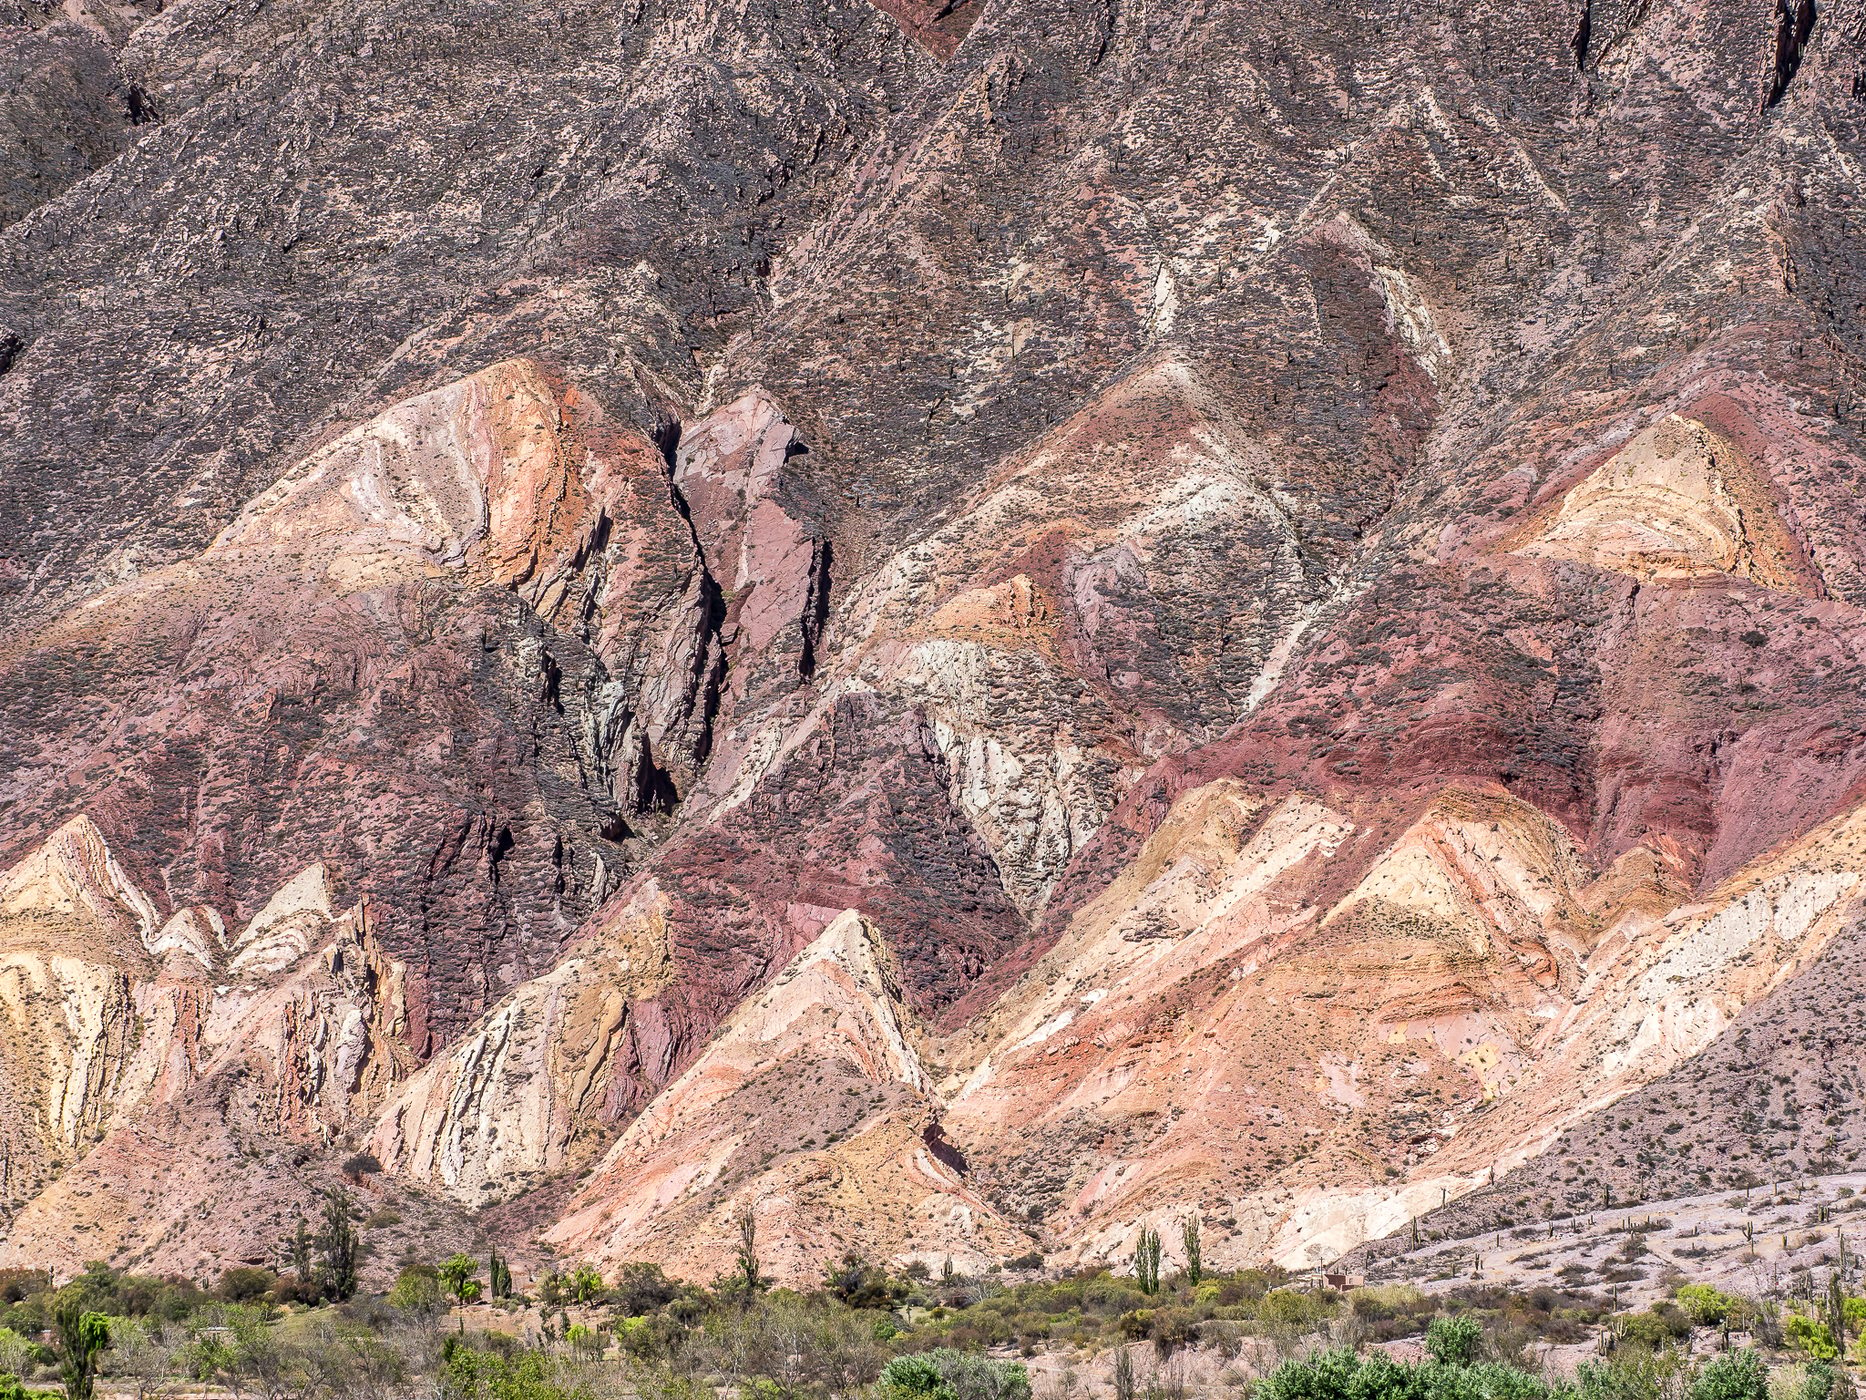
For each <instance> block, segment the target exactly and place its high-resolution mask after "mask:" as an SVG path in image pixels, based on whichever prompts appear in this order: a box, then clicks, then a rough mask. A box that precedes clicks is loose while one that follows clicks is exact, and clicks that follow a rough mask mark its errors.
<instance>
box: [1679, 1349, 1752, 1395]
mask: <svg viewBox="0 0 1866 1400" xmlns="http://www.w3.org/2000/svg"><path fill="white" fill-rule="evenodd" d="M1688 1393H1689V1395H1690V1400H1769V1372H1768V1368H1767V1367H1765V1366H1764V1365H1763V1364H1762V1353H1760V1352H1758V1351H1757V1350H1756V1349H1755V1348H1754V1347H1744V1348H1743V1350H1741V1351H1731V1352H1725V1353H1724V1354H1723V1355H1722V1356H1719V1357H1717V1358H1716V1359H1715V1360H1713V1361H1711V1362H1710V1363H1709V1364H1708V1365H1706V1366H1705V1367H1704V1369H1703V1370H1702V1371H1700V1372H1698V1374H1697V1378H1696V1379H1695V1380H1693V1381H1692V1382H1691V1389H1690V1391H1689V1392H1688Z"/></svg>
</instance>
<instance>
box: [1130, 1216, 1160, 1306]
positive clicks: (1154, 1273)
mask: <svg viewBox="0 0 1866 1400" xmlns="http://www.w3.org/2000/svg"><path fill="white" fill-rule="evenodd" d="M1160 1254H1161V1248H1160V1232H1159V1231H1158V1230H1156V1229H1154V1228H1153V1227H1152V1226H1150V1225H1143V1226H1141V1227H1140V1239H1139V1241H1138V1242H1136V1244H1135V1245H1134V1278H1135V1281H1136V1282H1138V1283H1139V1285H1140V1291H1141V1292H1142V1293H1148V1294H1153V1293H1158V1292H1159V1291H1160Z"/></svg>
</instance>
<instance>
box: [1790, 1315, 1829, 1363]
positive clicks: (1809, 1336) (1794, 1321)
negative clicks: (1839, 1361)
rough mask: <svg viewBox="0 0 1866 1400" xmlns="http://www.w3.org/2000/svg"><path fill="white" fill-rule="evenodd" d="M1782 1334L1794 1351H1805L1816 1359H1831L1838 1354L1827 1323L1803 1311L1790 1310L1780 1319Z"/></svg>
mask: <svg viewBox="0 0 1866 1400" xmlns="http://www.w3.org/2000/svg"><path fill="white" fill-rule="evenodd" d="M1782 1335H1783V1336H1784V1337H1785V1338H1786V1339H1787V1341H1788V1344H1789V1345H1790V1346H1791V1347H1793V1348H1795V1350H1796V1351H1805V1352H1806V1353H1807V1354H1808V1355H1809V1356H1811V1357H1813V1358H1814V1359H1815V1360H1816V1361H1832V1360H1834V1359H1835V1358H1836V1357H1838V1356H1839V1355H1840V1349H1839V1348H1838V1347H1837V1346H1835V1345H1834V1334H1833V1332H1832V1331H1831V1330H1830V1329H1829V1328H1828V1326H1827V1324H1826V1323H1825V1322H1820V1321H1817V1320H1816V1319H1814V1318H1812V1317H1810V1316H1808V1315H1807V1314H1806V1313H1804V1312H1791V1313H1789V1314H1788V1316H1787V1317H1785V1318H1783V1319H1782Z"/></svg>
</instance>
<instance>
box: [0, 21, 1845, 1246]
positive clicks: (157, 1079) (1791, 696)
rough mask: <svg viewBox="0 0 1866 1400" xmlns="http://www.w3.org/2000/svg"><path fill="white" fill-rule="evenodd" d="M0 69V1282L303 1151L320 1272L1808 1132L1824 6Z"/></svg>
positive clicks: (1835, 867)
mask: <svg viewBox="0 0 1866 1400" xmlns="http://www.w3.org/2000/svg"><path fill="white" fill-rule="evenodd" d="M0 54H4V56H5V71H6V72H8V73H10V74H12V75H13V76H14V78H15V81H14V82H12V83H8V84H5V85H0V174H3V175H4V180H3V181H0V426H3V428H4V433H5V440H6V441H7V443H8V444H9V445H10V447H11V448H12V451H11V452H10V453H9V454H8V456H7V458H6V460H5V462H4V463H0V614H4V630H0V872H4V873H0V1011H3V1012H4V1016H0V1067H3V1071H0V1104H4V1109H5V1111H4V1112H3V1113H0V1232H3V1238H0V1266H11V1265H16V1264H28V1263H29V1264H35V1265H52V1266H55V1267H57V1268H59V1269H61V1270H67V1269H70V1268H72V1267H75V1266H77V1265H79V1264H81V1263H82V1262H83V1261H85V1260H88V1259H94V1258H109V1259H112V1260H114V1261H116V1262H119V1263H126V1264H135V1265H138V1266H140V1267H145V1268H153V1269H157V1270H179V1271H184V1272H189V1273H194V1274H206V1275H211V1274H213V1273H216V1272H218V1270H220V1269H222V1268H224V1267H227V1266H229V1265H231V1264H235V1263H242V1262H246V1261H249V1260H258V1259H264V1258H269V1257H272V1256H273V1255H274V1254H275V1251H276V1242H277V1239H278V1237H279V1236H280V1235H281V1234H282V1233H284V1232H285V1230H286V1229H288V1228H289V1224H290V1220H291V1218H292V1216H293V1215H294V1214H295V1213H297V1212H298V1211H301V1210H302V1211H308V1210H309V1209H310V1207H311V1203H313V1202H314V1201H315V1199H316V1196H317V1193H318V1192H319V1191H321V1190H323V1189H325V1188H326V1187H327V1186H328V1185H330V1184H331V1183H332V1182H335V1181H337V1180H340V1179H342V1176H343V1174H344V1173H345V1171H346V1166H345V1164H346V1163H347V1162H350V1161H351V1159H352V1158H353V1157H355V1156H358V1155H366V1156H368V1157H373V1158H374V1159H375V1160H376V1162H377V1163H379V1165H380V1167H381V1170H380V1171H379V1172H362V1173H359V1172H358V1171H357V1170H356V1169H354V1168H353V1167H352V1168H349V1169H348V1171H349V1175H350V1178H351V1179H352V1181H353V1182H354V1183H355V1184H354V1185H353V1189H355V1190H358V1191H360V1192H363V1193H365V1194H366V1195H367V1196H368V1197H369V1198H370V1199H371V1201H372V1203H373V1202H380V1203H381V1206H382V1208H381V1209H380V1210H378V1211H377V1212H376V1214H377V1215H378V1216H380V1217H381V1218H383V1219H385V1220H386V1219H391V1218H393V1219H398V1220H399V1221H400V1222H401V1223H400V1224H399V1225H397V1226H394V1227H390V1226H386V1225H385V1226H382V1227H380V1228H381V1230H382V1231H383V1232H384V1235H385V1238H382V1239H378V1240H377V1241H376V1242H375V1263H374V1265H373V1267H376V1268H379V1269H380V1268H386V1267H389V1266H390V1265H392V1263H393V1260H394V1258H395V1257H396V1255H397V1254H398V1252H399V1251H400V1250H401V1249H402V1248H405V1247H406V1248H418V1249H424V1250H428V1251H430V1252H431V1251H432V1249H433V1248H435V1247H437V1246H438V1245H439V1244H440V1243H443V1242H451V1241H455V1240H459V1241H472V1240H474V1239H476V1238H478V1239H494V1240H497V1241H499V1242H501V1244H502V1246H503V1247H504V1248H506V1249H508V1250H509V1251H510V1252H512V1254H513V1255H514V1257H515V1258H516V1260H517V1261H518V1263H519V1265H520V1267H521V1268H535V1267H542V1266H543V1264H544V1262H545V1261H547V1260H549V1259H551V1258H553V1257H554V1258H558V1259H571V1258H587V1259H590V1260H592V1261H595V1262H598V1263H600V1264H602V1265H604V1266H610V1265H614V1264H617V1263H620V1262H624V1261H627V1260H631V1259H637V1258H640V1259H656V1260H660V1261H662V1262H664V1263H665V1264H667V1265H668V1266H669V1267H670V1269H672V1270H673V1271H675V1272H678V1273H682V1274H687V1275H690V1276H695V1277H708V1276H710V1275H712V1274H713V1273H716V1272H718V1271H719V1270H720V1269H722V1268H724V1267H726V1266H727V1264H728V1263H729V1262H730V1259H731V1257H732V1254H733V1251H734V1250H735V1249H736V1248H737V1245H738V1241H739V1231H740V1229H741V1225H742V1222H743V1221H744V1219H745V1218H746V1217H748V1216H749V1217H750V1218H751V1219H752V1220H754V1221H755V1222H756V1223H757V1228H758V1235H759V1239H760V1241H761V1248H762V1249H763V1251H764V1252H765V1254H766V1255H767V1258H766V1263H767V1266H768V1267H769V1268H770V1269H771V1270H772V1271H773V1272H775V1273H776V1274H777V1275H778V1276H780V1277H785V1278H813V1277H816V1276H818V1274H819V1273H820V1270H821V1268H822V1266H823V1263H824V1262H825V1260H827V1259H832V1258H837V1257H840V1255H841V1254H842V1253H843V1252H845V1251H846V1250H849V1249H856V1250H860V1251H863V1252H865V1253H868V1254H870V1255H872V1256H875V1257H883V1258H887V1259H890V1260H894V1261H905V1260H907V1259H910V1258H919V1259H922V1260H924V1261H926V1262H928V1263H929V1264H932V1265H934V1266H935V1267H938V1265H939V1264H940V1263H942V1262H943V1261H944V1260H946V1259H952V1260H954V1261H955V1263H956V1264H963V1265H965V1266H967V1267H971V1266H974V1265H978V1264H988V1263H991V1262H994V1261H997V1260H1000V1259H1004V1258H1007V1257H1013V1256H1019V1255H1023V1254H1027V1253H1029V1252H1031V1251H1037V1252H1040V1253H1042V1254H1044V1255H1046V1256H1047V1257H1048V1258H1050V1259H1051V1260H1052V1261H1054V1262H1056V1263H1059V1264H1061V1263H1070V1262H1088V1261H1096V1260H1119V1259H1124V1258H1125V1257H1126V1256H1127V1255H1128V1254H1129V1253H1130V1252H1131V1250H1132V1247H1133V1241H1134V1238H1135V1235H1136V1232H1137V1231H1138V1230H1139V1229H1140V1228H1141V1226H1143V1225H1146V1224H1152V1225H1156V1226H1159V1227H1161V1229H1162V1234H1163V1235H1165V1236H1166V1237H1167V1239H1168V1240H1169V1241H1173V1240H1176V1238H1177V1230H1176V1228H1167V1227H1169V1226H1175V1225H1176V1222H1178V1221H1179V1220H1180V1219H1182V1218H1183V1217H1185V1216H1187V1215H1189V1214H1197V1215H1198V1216H1199V1217H1200V1218H1201V1219H1202V1220H1203V1222H1204V1229H1205V1238H1206V1252H1207V1257H1208V1258H1209V1259H1211V1260H1212V1261H1213V1262H1214V1263H1223V1264H1231V1263H1246V1262H1253V1261H1257V1260H1261V1259H1264V1258H1273V1259H1276V1260H1278V1261H1281V1262H1283V1263H1286V1264H1290V1265H1300V1266H1307V1265H1313V1264H1319V1263H1323V1262H1326V1261H1328V1260H1330V1259H1333V1258H1335V1257H1337V1256H1339V1255H1341V1254H1343V1253H1344V1252H1346V1251H1349V1250H1351V1249H1354V1248H1355V1247H1356V1246H1359V1245H1361V1244H1362V1243H1363V1242H1364V1241H1367V1240H1369V1239H1372V1238H1377V1237H1379V1236H1382V1235H1386V1234H1389V1233H1390V1232H1393V1231H1398V1230H1403V1229H1405V1227H1406V1226H1407V1225H1408V1223H1409V1222H1410V1221H1411V1220H1413V1219H1414V1218H1416V1217H1418V1216H1419V1215H1421V1214H1422V1213H1424V1212H1426V1211H1428V1210H1432V1209H1435V1208H1439V1207H1441V1206H1443V1207H1444V1208H1446V1209H1464V1210H1466V1211H1467V1212H1483V1211H1486V1210H1492V1209H1493V1206H1494V1204H1495V1203H1496V1202H1509V1203H1510V1204H1509V1206H1508V1210H1509V1211H1511V1212H1514V1213H1516V1215H1517V1216H1519V1217H1521V1216H1522V1214H1523V1212H1525V1211H1528V1212H1530V1213H1531V1214H1534V1213H1535V1212H1537V1211H1540V1212H1543V1213H1546V1212H1548V1211H1553V1210H1560V1209H1569V1208H1573V1207H1574V1206H1578V1205H1582V1204H1592V1203H1593V1201H1592V1194H1591V1193H1592V1192H1593V1190H1594V1189H1595V1186H1596V1184H1597V1183H1598V1181H1599V1180H1600V1179H1601V1173H1602V1172H1603V1171H1606V1170H1608V1165H1610V1166H1611V1169H1612V1172H1613V1173H1615V1174H1614V1175H1613V1180H1612V1184H1613V1186H1614V1189H1615V1190H1616V1191H1620V1192H1623V1193H1632V1194H1637V1193H1638V1192H1640V1191H1650V1192H1652V1193H1655V1195H1660V1196H1663V1195H1679V1194H1681V1193H1685V1192H1688V1191H1690V1190H1694V1189H1697V1188H1699V1187H1705V1188H1709V1187H1714V1186H1716V1185H1721V1184H1723V1183H1724V1182H1725V1181H1726V1180H1728V1181H1729V1182H1731V1183H1735V1182H1737V1181H1738V1180H1739V1178H1743V1177H1746V1176H1758V1175H1759V1176H1764V1177H1766V1176H1767V1175H1768V1172H1767V1170H1765V1167H1766V1165H1767V1164H1770V1163H1773V1162H1775V1161H1782V1162H1788V1161H1793V1162H1794V1163H1797V1164H1808V1163H1813V1162H1814V1161H1816V1160H1817V1159H1819V1160H1822V1161H1826V1162H1829V1163H1830V1165H1829V1167H1828V1169H1830V1170H1837V1169H1839V1168H1838V1167H1835V1166H1833V1165H1831V1162H1832V1159H1833V1158H1834V1156H1835V1154H1840V1155H1842V1156H1844V1154H1845V1152H1846V1151H1848V1150H1851V1149H1850V1148H1849V1147H1847V1144H1850V1143H1853V1142H1856V1141H1858V1140H1859V1133H1860V1132H1863V1131H1866V1126H1863V1125H1866V1120H1862V1119H1861V1118H1860V1116H1859V1112H1860V1111H1859V1109H1858V1106H1857V1105H1858V1094H1857V1092H1855V1089H1856V1079H1855V1078H1852V1077H1849V1074H1848V1073H1846V1072H1842V1070H1841V1069H1840V1068H1839V1067H1838V1066H1830V1065H1829V1064H1828V1061H1829V1058H1830V1057H1831V1056H1832V1054H1834V1053H1835V1046H1836V1045H1838V1044H1839V1043H1840V1042H1842V1041H1844V1042H1845V1044H1846V1045H1851V1044H1852V1040H1851V1039H1849V1038H1848V1037H1851V1035H1852V1032H1851V1031H1850V1030H1848V1029H1847V1027H1850V1026H1852V1024H1853V1021H1854V1020H1855V1019H1856V1018H1855V1017H1854V1015H1853V1012H1852V1008H1853V1007H1854V1006H1855V1004H1856V1003H1857V1001H1858V999H1859V994H1860V983H1859V974H1858V972H1857V958H1856V957H1854V956H1853V955H1852V953H1851V951H1850V950H1852V949H1854V948H1855V946H1856V941H1857V934H1858V931H1859V926H1860V923H1861V917H1862V909H1861V901H1862V898H1866V507H1863V506H1862V498H1861V495H1860V492H1859V491H1858V489H1857V476H1856V473H1857V472H1858V471H1859V470H1860V467H1861V463H1862V460H1863V446H1862V440H1861V431H1860V414H1861V413H1862V412H1863V411H1866V409H1863V408H1862V403H1861V392H1860V390H1861V381H1862V374H1863V372H1866V253H1862V252H1861V249H1862V247H1863V246H1866V244H1863V243H1862V234H1863V233H1866V208H1863V207H1862V195H1863V193H1866V184H1863V176H1862V161H1863V160H1866V156H1862V150H1866V143H1863V140H1862V138H1863V137H1866V5H1863V4H1862V3H1860V0H1824V2H1823V3H1822V4H1820V5H1819V6H1818V7H1817V6H1816V5H1813V4H1806V3H1804V4H1799V5H1796V4H1791V3H1788V2H1787V0H1560V3H1547V2H1546V0H1534V2H1533V3H1532V2H1531V0H1352V3H1339V4H1328V5H1322V4H1319V3H1317V4H1308V5H1295V6H1291V5H1289V4H1287V3H1280V4H1272V3H1269V2H1268V0H1205V3H1199V4H1193V5H1184V4H1180V5H1163V4H1155V3H1152V0H1119V3H1113V0H1047V2H1046V3H1043V4H1036V3H1030V2H1029V0H961V3H937V4H936V3H932V0H872V3H871V2H870V0H821V3H817V4H812V5H796V4H782V3H777V0H733V3H726V0H678V3H661V0H626V3H624V4H622V5H620V6H614V5H606V6H594V5H588V4H582V3H579V0H569V3H567V4H561V5H556V6H553V7H551V8H550V9H549V10H548V11H547V10H545V9H542V8H537V7H530V8H528V7H527V6H526V5H524V4H523V3H520V0H507V3H505V4H502V5H490V4H486V3H473V2H472V0H468V2H467V3H456V4H451V5H447V6H437V5H434V4H432V3H430V2H429V0H360V3H359V2H358V0H352V2H351V3H347V4H344V5H337V4H334V3H329V0H281V3H277V4H273V5H249V6H240V5H234V6H227V5H222V4H219V3H216V0H174V3H170V4H166V5H164V4H160V3H149V4H144V3H140V0H126V3H122V4H101V3H92V0H67V3H66V4H64V5H63V7H62V8H54V7H52V6H50V5H49V4H43V3H39V0H28V2H27V3H24V4H16V5H14V6H13V7H12V8H11V9H6V8H0ZM1804 1022H1807V1023H1816V1024H1819V1025H1822V1026H1824V1027H1826V1028H1827V1029H1826V1032H1825V1038H1822V1037H1821V1036H1812V1035H1809V1034H1804V1033H1802V1032H1801V1031H1800V1030H1799V1027H1800V1025H1801V1024H1802V1023H1804ZM1758 1037H1762V1039H1763V1040H1766V1041H1767V1045H1768V1049H1767V1053H1768V1055H1769V1057H1770V1059H1771V1062H1772V1064H1773V1066H1774V1074H1773V1077H1772V1082H1773V1083H1774V1084H1776V1085H1777V1086H1787V1087H1786V1088H1785V1089H1784V1090H1783V1091H1782V1092H1783V1093H1786V1095H1787V1099H1786V1100H1782V1099H1781V1095H1780V1094H1777V1095H1776V1097H1774V1098H1771V1097H1769V1095H1768V1094H1764V1095H1762V1096H1760V1097H1758V1098H1757V1099H1756V1101H1755V1103H1754V1104H1753V1105H1752V1106H1750V1107H1748V1108H1745V1109H1744V1110H1743V1111H1742V1113H1741V1114H1737V1115H1736V1116H1732V1115H1733V1114H1736V1110H1735V1109H1733V1108H1731V1107H1730V1100H1731V1091H1730V1087H1729V1086H1730V1084H1731V1083H1732V1082H1733V1076H1734V1078H1735V1079H1741V1077H1742V1073H1743V1066H1744V1065H1745V1064H1747V1063H1751V1062H1753V1061H1752V1060H1751V1059H1750V1058H1749V1057H1751V1056H1753V1055H1754V1054H1755V1052H1756V1047H1757V1045H1758V1044H1760V1043H1761V1042H1760V1041H1759V1040H1758ZM1848 1053H1850V1052H1848ZM1771 1092H1773V1091H1771ZM1789 1101H1792V1107H1793V1110H1794V1111H1789V1109H1788V1108H1786V1107H1784V1103H1787V1102H1789ZM1654 1113H1660V1114H1663V1115H1664V1116H1665V1118H1666V1121H1667V1123H1671V1122H1674V1121H1675V1122H1676V1123H1678V1124H1679V1125H1680V1126H1679V1127H1678V1128H1677V1129H1676V1130H1675V1131H1671V1132H1660V1133H1658V1135H1657V1137H1656V1138H1655V1137H1653V1135H1652V1134H1651V1133H1649V1132H1647V1124H1646V1119H1647V1118H1649V1117H1651V1116H1653V1114H1654ZM1815 1119H1820V1120H1822V1122H1823V1126H1824V1129H1825V1131H1824V1133H1823V1134H1820V1135H1814V1136H1811V1126H1810V1125H1811V1123H1812V1121H1813V1120H1815ZM1732 1124H1734V1125H1736V1129H1737V1130H1738V1131H1739V1135H1740V1136H1741V1138H1742V1140H1743V1150H1742V1151H1740V1152H1732V1151H1729V1150H1727V1147H1728V1143H1727V1141H1725V1140H1726V1139H1728V1138H1729V1136H1730V1133H1731V1131H1732ZM1816 1136H1818V1137H1819V1140H1818V1141H1817V1140H1816ZM1658 1138H1663V1139H1664V1142H1663V1143H1662V1144H1659V1145H1658V1146H1655V1145H1654V1144H1655V1143H1656V1142H1657V1141H1658ZM1713 1138H1715V1139H1717V1141H1713ZM1634 1158H1636V1159H1637V1161H1638V1162H1639V1163H1641V1164H1642V1167H1641V1169H1640V1170H1633V1169H1631V1168H1628V1167H1627V1166H1626V1160H1631V1159H1634ZM1616 1159H1625V1160H1616ZM1661 1166H1662V1169H1661ZM1797 1169H1799V1168H1797ZM1571 1188H1572V1189H1571ZM1454 1197H1464V1198H1468V1199H1467V1200H1466V1201H1464V1203H1463V1204H1462V1206H1461V1205H1460V1204H1459V1203H1458V1202H1455V1201H1453V1200H1452V1198H1454ZM1570 1198H1572V1199H1570ZM1519 1200H1521V1201H1528V1202H1530V1205H1528V1206H1519V1205H1517V1204H1515V1203H1516V1202H1518V1201H1519ZM1447 1203H1449V1204H1447ZM391 1206H392V1207H393V1209H390V1207H391ZM1497 1208H1498V1209H1501V1207H1497ZM1473 1218H1474V1219H1475V1218H1476V1216H1475V1215H1474V1216H1473ZM1170 1254H1171V1248H1170V1246H1169V1256H1170Z"/></svg>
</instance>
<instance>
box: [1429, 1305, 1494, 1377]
mask: <svg viewBox="0 0 1866 1400" xmlns="http://www.w3.org/2000/svg"><path fill="white" fill-rule="evenodd" d="M1483 1339H1484V1329H1483V1328H1482V1327H1480V1326H1478V1322H1477V1319H1476V1318H1474V1317H1470V1316H1468V1315H1466V1314H1463V1313H1459V1314H1456V1315H1452V1316H1440V1317H1435V1318H1433V1319H1432V1323H1431V1325H1430V1326H1429V1327H1427V1328H1426V1329H1425V1350H1426V1354H1427V1355H1428V1356H1430V1357H1431V1358H1432V1359H1433V1360H1434V1361H1436V1362H1438V1363H1439V1364H1440V1365H1441V1366H1469V1365H1470V1364H1471V1363H1472V1362H1473V1361H1475V1360H1477V1348H1478V1346H1479V1344H1480V1343H1482V1341H1483Z"/></svg>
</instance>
